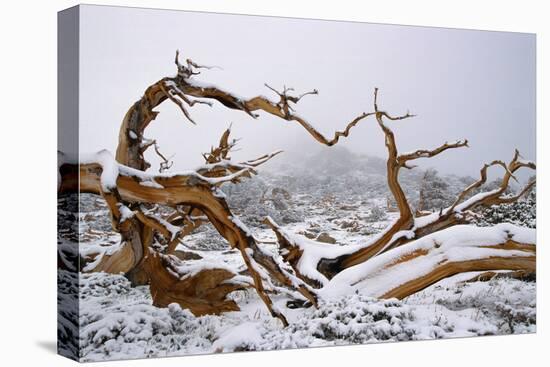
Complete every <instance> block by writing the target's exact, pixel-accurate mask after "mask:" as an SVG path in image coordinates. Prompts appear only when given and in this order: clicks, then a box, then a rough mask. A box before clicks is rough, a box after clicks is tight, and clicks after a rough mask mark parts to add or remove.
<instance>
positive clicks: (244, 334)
mask: <svg viewBox="0 0 550 367" xmlns="http://www.w3.org/2000/svg"><path fill="white" fill-rule="evenodd" d="M341 154H344V155H345V154H347V153H345V152H344V153H341ZM314 158H315V157H314ZM314 158H312V160H310V161H308V162H306V163H307V164H305V165H304V166H300V167H298V168H296V167H286V168H285V167H278V168H277V170H278V172H279V174H277V175H275V174H273V173H271V174H269V173H265V174H261V175H260V176H259V177H256V178H254V179H252V180H248V181H245V182H243V183H241V184H239V185H227V186H224V187H223V190H224V191H225V192H226V194H227V198H228V202H229V204H230V207H231V208H232V210H233V211H234V212H235V213H236V214H238V215H239V217H240V218H241V220H242V221H243V222H244V223H245V224H247V225H248V226H249V227H250V228H251V230H252V231H253V232H254V234H255V237H256V238H258V239H260V240H262V241H265V243H262V244H261V247H262V248H263V249H265V250H266V251H269V252H271V253H276V251H277V247H276V246H275V245H274V244H271V243H270V242H272V241H274V239H275V236H274V234H273V232H272V231H271V230H269V229H267V228H266V227H265V226H264V225H263V224H261V222H262V220H263V219H264V218H265V217H266V216H268V215H269V216H271V217H273V218H274V219H275V221H276V222H277V223H279V224H280V225H282V226H284V228H285V230H288V231H289V232H292V233H296V234H300V235H302V236H304V237H307V238H310V239H312V240H317V241H320V243H321V244H322V245H326V246H350V245H358V244H360V243H362V242H364V241H367V240H368V239H369V238H371V237H372V236H375V235H376V234H377V233H379V232H380V231H381V230H382V229H384V228H385V227H386V226H387V225H388V223H390V222H391V221H393V220H394V219H395V218H396V215H397V214H396V213H395V211H393V209H392V207H391V203H389V204H388V202H387V194H388V193H387V189H386V187H385V184H386V183H385V176H384V175H383V173H384V163H383V162H379V161H378V160H376V159H367V158H364V157H363V158H361V157H359V158H358V157H339V159H336V160H334V161H330V160H329V161H327V159H325V158H323V157H321V158H319V157H317V158H315V159H317V160H315V159H314ZM319 161H322V162H323V167H324V168H323V169H327V170H329V171H330V172H332V174H330V175H327V174H326V172H325V173H323V172H318V171H311V169H310V167H315V166H318V165H319ZM341 162H348V163H349V164H350V165H351V166H352V167H355V168H358V169H357V170H353V169H350V166H341V165H342V163H341ZM350 162H351V163H350ZM297 172H299V173H297ZM335 172H336V173H337V174H335ZM365 172H369V173H368V174H367V173H365ZM411 172H412V173H407V175H408V176H406V177H404V178H403V181H404V182H405V183H404V188H405V191H406V192H407V195H408V196H409V198H410V201H411V203H414V202H415V200H416V198H417V197H418V190H419V185H420V180H421V178H422V173H421V172H415V171H414V170H413V171H411ZM440 179H441V180H443V181H445V183H444V184H440V185H435V186H437V187H439V188H440V189H441V190H445V191H446V192H444V193H442V192H435V193H433V198H434V200H433V202H434V203H439V202H441V201H442V200H445V198H447V197H453V195H454V193H455V192H456V191H457V190H460V189H461V188H462V187H463V186H465V185H466V184H467V183H468V181H469V179H468V178H458V177H455V176H445V177H443V178H440ZM74 201H75V198H74V197H64V198H61V199H60V206H61V207H73V208H74V207H75V205H74V204H75V203H74ZM518 208H519V209H518ZM79 209H80V212H79V213H77V214H74V213H71V211H70V210H62V211H61V212H60V215H59V228H60V238H59V241H58V243H59V252H60V256H61V257H63V258H71V257H72V256H75V254H73V253H72V252H71V251H72V250H71V247H74V246H75V244H76V242H75V241H76V240H77V238H78V240H80V248H79V255H80V258H81V260H82V263H81V270H82V271H86V270H88V269H91V268H93V264H94V263H96V262H97V261H99V259H100V257H101V256H102V255H103V254H109V253H111V252H112V251H115V250H116V249H117V247H118V240H119V235H118V234H117V233H115V232H113V231H112V229H111V227H110V221H109V214H108V210H107V207H106V205H105V203H104V202H103V201H102V199H100V198H98V197H95V196H92V195H87V194H83V195H81V197H80V208H79ZM520 209H521V210H520ZM519 211H521V212H522V213H523V214H522V215H521V216H518V215H513V216H508V213H509V212H519ZM74 215H76V216H77V217H78V218H79V220H80V224H79V226H78V230H79V232H78V236H77V238H76V237H75V235H74V231H75V228H73V227H74ZM535 218H536V217H535V210H534V199H532V201H531V202H524V203H522V204H521V206H519V207H513V208H508V209H506V210H504V211H503V210H500V211H492V212H491V213H490V214H489V216H486V217H485V219H484V220H480V223H479V225H492V224H495V223H499V222H506V221H509V222H512V223H516V224H522V225H524V224H525V223H526V225H527V226H529V227H534V224H535ZM71 244H72V245H71ZM178 250H179V252H180V255H181V256H185V258H186V260H185V262H186V264H188V265H190V266H192V265H193V264H194V263H196V264H201V263H205V262H216V263H220V264H221V263H223V264H224V265H225V266H227V267H229V268H231V269H233V270H234V271H236V272H239V271H242V270H244V269H245V267H244V264H243V260H242V258H241V256H240V254H239V253H238V251H235V250H231V249H230V248H229V247H228V246H227V243H226V241H225V240H224V239H223V238H222V237H221V236H219V234H218V233H217V232H216V231H215V230H214V228H213V227H212V226H210V225H203V226H201V227H200V228H199V229H198V230H197V231H196V232H195V233H193V234H192V235H190V236H188V237H186V238H185V240H184V243H182V244H180V245H179V247H178ZM475 275H477V274H475V273H470V274H460V275H457V276H455V277H452V278H448V279H445V280H442V281H440V282H439V283H437V284H434V285H432V286H430V287H428V288H426V289H424V290H423V291H421V292H419V293H416V294H414V295H412V296H410V297H408V298H406V299H404V300H401V301H399V300H395V299H393V300H377V299H375V298H371V297H369V296H368V295H366V294H363V293H361V290H360V289H358V290H357V291H356V292H355V293H352V294H345V295H343V296H341V297H336V298H331V299H330V300H328V299H322V300H321V301H320V304H319V308H318V309H315V308H313V307H310V308H288V307H287V304H286V302H287V301H288V299H287V298H285V297H283V296H277V297H275V298H274V302H275V303H276V305H277V306H278V308H279V309H281V310H283V312H284V314H285V316H286V317H287V318H288V321H289V323H290V326H289V327H287V328H283V327H282V325H281V323H280V321H279V320H277V319H274V318H273V317H271V316H270V315H269V314H268V312H267V309H266V307H265V305H264V304H263V303H262V302H261V301H260V299H259V298H258V296H257V295H256V293H255V291H254V290H248V291H237V292H234V293H233V294H232V295H231V297H233V299H235V301H236V302H237V303H238V305H239V307H240V309H241V310H240V311H237V312H230V313H226V314H223V315H221V316H215V315H207V316H202V317H195V316H193V315H192V314H191V313H190V312H189V311H187V310H182V309H181V308H180V307H179V306H178V305H176V304H172V305H170V306H169V307H168V308H157V307H154V306H152V300H151V296H150V294H149V289H148V287H147V286H143V287H134V288H133V287H130V284H129V282H128V281H127V280H126V278H124V277H123V276H122V275H112V274H105V273H90V274H86V273H84V272H83V273H80V277H79V280H78V283H79V284H78V288H79V291H78V294H76V289H74V288H73V285H72V283H74V281H75V280H74V279H70V277H69V275H68V272H65V271H63V270H61V271H60V284H61V285H62V288H63V289H67V292H68V295H67V296H66V297H65V298H64V297H61V298H60V302H68V301H70V297H78V298H79V300H80V310H79V312H80V317H79V325H80V336H79V344H80V348H81V353H80V356H81V359H82V361H100V360H107V359H109V360H111V359H128V358H145V357H159V356H175V355H188V354H203V353H215V352H231V351H244V350H268V349H286V348H304V347H316V346H329V345H342V344H357V343H377V342H385V341H404V340H423V339H437V338H452V337H467V336H479V335H497V334H510V333H530V332H535V331H536V283H535V282H534V281H521V280H516V279H508V278H500V279H493V280H490V281H487V282H480V281H476V282H469V281H468V280H470V279H472V278H473V277H474V276H475ZM65 321H66V320H65ZM64 325H65V327H64V328H63V330H62V333H64V334H63V335H65V336H66V337H70V332H71V331H70V324H69V323H67V322H65V324H64Z"/></svg>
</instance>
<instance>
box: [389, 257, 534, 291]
mask: <svg viewBox="0 0 550 367" xmlns="http://www.w3.org/2000/svg"><path fill="white" fill-rule="evenodd" d="M485 270H515V271H523V272H530V273H534V272H535V271H536V256H535V253H533V256H529V257H498V256H491V257H487V258H479V259H475V260H469V261H457V262H445V263H442V264H441V265H440V266H438V267H437V268H436V269H434V270H433V271H431V272H430V273H429V274H426V275H424V276H421V277H418V278H416V279H413V280H410V281H408V282H406V283H404V284H402V285H400V286H399V287H396V288H394V289H392V290H390V291H388V292H386V293H384V294H383V295H382V296H381V298H394V297H395V298H399V299H402V298H405V297H407V296H410V295H411V294H414V293H416V292H419V291H421V290H422V289H424V288H426V287H429V286H430V285H432V284H434V283H436V282H438V281H440V280H442V279H445V278H447V277H450V276H453V275H456V274H459V273H465V272H470V271H485Z"/></svg>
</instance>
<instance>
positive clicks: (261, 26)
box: [80, 6, 536, 175]
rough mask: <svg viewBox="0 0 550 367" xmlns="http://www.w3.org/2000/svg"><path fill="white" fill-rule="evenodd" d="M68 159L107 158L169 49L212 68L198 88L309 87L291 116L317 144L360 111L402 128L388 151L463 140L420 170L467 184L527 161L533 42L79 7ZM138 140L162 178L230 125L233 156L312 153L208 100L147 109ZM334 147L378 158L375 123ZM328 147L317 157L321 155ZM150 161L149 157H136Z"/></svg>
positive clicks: (266, 119) (277, 130) (197, 159)
mask: <svg viewBox="0 0 550 367" xmlns="http://www.w3.org/2000/svg"><path fill="white" fill-rule="evenodd" d="M80 31H81V33H80V150H81V151H82V152H92V151H97V150H100V149H104V148H106V149H109V150H111V151H113V152H114V150H115V149H116V144H117V137H118V132H119V126H120V123H121V121H122V118H123V117H124V114H125V113H126V111H127V109H128V108H129V107H130V106H131V105H132V104H133V103H134V102H135V101H136V100H138V99H139V98H140V96H141V95H142V94H143V92H144V90H145V89H146V87H147V86H148V85H150V84H152V83H154V82H155V81H157V80H158V79H160V78H162V77H164V76H172V75H174V74H175V65H174V63H173V60H174V55H175V50H176V49H180V52H181V56H182V59H185V58H187V57H189V58H191V59H193V60H194V61H196V62H198V63H202V64H207V65H218V66H220V67H222V68H223V70H217V69H216V70H209V71H204V72H203V74H201V75H199V76H198V79H199V80H201V81H204V82H208V83H213V84H216V85H219V86H220V87H222V88H224V89H226V90H229V91H232V92H234V93H236V94H238V95H242V96H245V97H252V96H255V95H257V94H263V95H266V96H270V97H272V98H273V99H275V98H276V96H275V95H273V94H271V92H270V91H269V90H267V89H266V88H265V87H264V86H263V84H264V83H265V82H267V83H268V84H270V85H272V86H275V87H282V85H283V84H286V85H287V86H292V87H294V88H295V89H296V90H297V91H298V92H302V91H308V90H312V89H314V88H316V89H318V90H319V95H318V96H308V97H306V98H304V99H303V100H302V101H301V102H300V103H299V104H298V105H297V107H296V111H297V113H299V114H300V115H301V116H303V117H305V118H306V119H307V120H308V121H309V122H310V123H311V124H312V125H314V126H315V127H316V128H318V129H319V130H320V131H321V132H323V133H324V134H326V135H327V136H332V134H333V133H334V131H335V130H337V129H341V128H343V127H344V126H345V125H346V124H347V123H348V122H349V121H350V120H351V119H353V118H354V117H355V116H356V115H358V114H359V113H361V112H363V111H365V112H369V111H371V110H372V94H373V89H374V87H375V86H376V87H379V89H380V92H379V93H380V94H379V106H380V108H382V109H384V110H387V111H388V112H390V113H392V114H402V113H405V112H406V111H407V110H410V111H411V113H414V114H417V115H418V116H417V117H416V118H414V119H410V120H405V121H399V122H391V123H389V125H390V126H391V128H392V129H393V130H394V131H395V134H396V137H397V142H398V147H399V149H400V150H401V151H403V152H404V151H411V150H415V149H418V148H431V147H435V146H437V145H439V144H441V143H443V142H444V141H452V140H456V139H460V138H468V139H469V141H470V148H468V149H460V150H456V151H448V152H446V153H445V154H442V155H440V156H439V157H437V158H435V159H429V160H423V161H422V162H420V161H419V164H420V166H421V167H424V168H425V167H435V168H437V169H439V170H440V171H442V172H446V173H457V174H461V175H462V174H469V175H477V174H478V172H479V168H480V167H481V165H482V164H483V163H484V162H486V161H489V160H493V159H506V160H509V159H510V158H511V157H512V154H513V151H514V148H516V147H517V148H518V149H520V151H521V152H522V154H523V156H524V157H525V158H527V159H532V160H535V151H536V149H535V44H536V41H535V36H534V35H533V34H521V33H505V32H487V31H468V30H456V29H441V28H424V27H409V26H396V25H380V24H368V23H351V22H333V21H319V20H303V19H288V18H271V17H256V16H240V15H226V14H211V13H209V14H207V13H194V12H182V11H161V10H147V9H133V8H117V7H102V6H83V7H81V18H80ZM158 110H159V111H161V113H160V115H159V116H158V117H157V120H155V121H154V123H153V124H151V125H150V127H149V128H148V130H147V131H146V134H145V135H146V136H148V137H151V138H155V139H157V141H158V142H159V143H160V146H161V148H162V150H163V151H164V152H165V153H166V154H174V153H175V154H176V156H175V158H174V159H175V161H176V164H175V166H174V169H186V168H192V167H194V166H196V165H198V164H201V163H202V158H201V156H200V153H201V152H204V151H207V150H208V149H209V147H210V146H211V145H212V144H215V143H216V142H217V140H218V138H219V136H220V135H221V133H222V132H223V130H224V129H225V128H226V127H227V126H228V125H229V123H230V122H232V123H233V135H234V137H238V138H242V140H241V142H240V148H241V150H240V151H239V152H237V153H235V154H234V157H235V158H237V159H245V158H253V157H255V156H257V155H261V154H263V153H266V152H269V151H273V150H277V149H284V150H290V151H300V150H303V151H308V150H313V149H322V147H321V145H320V144H319V143H317V142H316V141H315V140H314V139H313V138H312V137H311V136H310V135H309V134H307V133H306V131H305V130H304V129H303V128H301V127H300V126H298V125H297V124H295V123H291V122H285V121H282V120H280V119H277V118H274V117H272V116H270V115H267V114H265V113H264V114H262V115H261V117H260V118H259V119H257V120H253V119H252V118H250V117H249V116H248V115H246V114H244V113H242V112H239V111H230V110H228V109H226V108H224V107H223V106H221V105H220V104H216V105H215V106H214V107H213V108H209V107H207V106H202V105H199V106H195V107H194V108H192V109H191V110H190V112H191V114H192V116H193V117H194V119H195V121H197V123H198V126H192V125H191V124H190V123H189V122H188V121H187V120H186V119H185V118H184V117H183V115H182V114H181V112H180V111H179V110H178V109H177V108H176V107H175V105H173V104H172V103H169V102H165V103H164V104H163V105H161V106H160V107H159V108H158ZM339 145H341V146H344V147H347V148H349V149H350V150H353V151H355V152H361V153H367V154H372V155H377V156H381V157H384V156H385V147H384V141H383V135H382V133H381V132H380V131H379V128H378V127H377V126H376V124H375V121H374V120H372V119H370V120H364V121H362V122H361V123H360V125H359V126H357V127H356V128H355V129H354V130H353V131H352V134H351V136H350V137H349V138H347V139H343V140H341V142H340V143H339ZM325 149H330V148H325ZM149 158H151V156H149Z"/></svg>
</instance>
